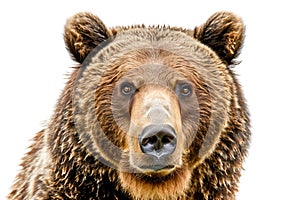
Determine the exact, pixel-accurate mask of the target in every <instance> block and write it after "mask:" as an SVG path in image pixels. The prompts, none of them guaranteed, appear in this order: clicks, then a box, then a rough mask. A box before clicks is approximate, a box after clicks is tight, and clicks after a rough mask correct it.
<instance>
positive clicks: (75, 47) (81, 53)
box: [64, 12, 112, 63]
mask: <svg viewBox="0 0 300 200" xmlns="http://www.w3.org/2000/svg"><path fill="white" fill-rule="evenodd" d="M111 36H112V33H111V31H110V30H109V29H108V28H106V26H105V25H104V24H103V22H102V21H101V20H100V19H99V18H98V17H97V16H95V15H93V14H91V13H88V12H83V13H78V14H76V15H74V16H73V17H71V18H70V19H69V20H68V21H67V23H66V25H65V33H64V39H65V43H66V46H67V49H68V51H69V52H70V54H71V56H72V58H73V59H74V60H75V61H77V62H79V63H82V62H83V61H84V59H85V58H86V56H87V55H88V54H89V53H90V52H91V51H92V49H94V48H95V47H96V46H98V45H99V44H100V43H101V42H103V41H105V40H106V39H108V38H110V37H111Z"/></svg>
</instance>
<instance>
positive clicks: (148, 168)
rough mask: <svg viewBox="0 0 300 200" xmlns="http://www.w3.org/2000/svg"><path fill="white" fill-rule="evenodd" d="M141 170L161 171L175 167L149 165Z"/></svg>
mask: <svg viewBox="0 0 300 200" xmlns="http://www.w3.org/2000/svg"><path fill="white" fill-rule="evenodd" d="M139 168H140V169H143V170H151V171H160V170H165V169H173V168H175V166H174V165H149V166H145V165H144V166H141V167H139Z"/></svg>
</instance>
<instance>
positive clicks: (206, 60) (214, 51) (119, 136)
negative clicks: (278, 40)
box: [10, 12, 250, 200]
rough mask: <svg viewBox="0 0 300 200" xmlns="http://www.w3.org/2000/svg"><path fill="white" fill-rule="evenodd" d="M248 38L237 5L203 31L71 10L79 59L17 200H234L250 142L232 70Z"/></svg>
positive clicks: (70, 29)
mask: <svg viewBox="0 0 300 200" xmlns="http://www.w3.org/2000/svg"><path fill="white" fill-rule="evenodd" d="M243 38H244V25H243V23H242V21H241V19H240V18H238V17H237V16H235V15H234V14H232V13H228V12H219V13H216V14H214V15H213V16H212V17H210V18H209V19H208V20H207V22H206V23H204V24H203V25H202V26H199V27H196V28H195V29H194V30H187V29H182V28H176V27H165V26H163V27H161V26H156V27H155V26H152V27H145V26H143V25H141V26H131V27H116V28H111V29H109V28H107V27H106V26H105V25H104V24H103V22H102V21H101V20H100V19H99V18H98V17H97V16H94V15H92V14H91V13H79V14H77V15H75V16H73V17H72V18H70V19H69V20H68V22H67V24H66V26H65V42H66V46H67V48H68V50H69V52H70V54H71V56H72V57H73V59H74V60H75V61H77V62H78V63H79V66H78V67H76V68H75V69H74V72H73V73H72V75H71V77H70V80H69V81H68V83H67V85H66V88H65V89H64V91H63V93H62V95H61V98H60V99H59V101H58V104H57V107H56V110H55V113H54V115H53V117H52V119H51V122H50V123H49V126H48V128H47V129H45V130H43V131H41V132H40V133H39V134H38V135H37V136H36V143H35V144H34V145H33V146H32V151H31V152H30V153H29V154H28V155H27V156H26V157H25V162H24V163H25V164H24V166H25V167H24V169H23V170H22V172H21V173H20V175H19V176H18V181H17V182H16V184H15V185H14V190H13V192H12V193H11V194H10V198H11V199H18V198H24V197H28V198H29V199H30V198H31V199H43V198H49V199H51V198H61V199H78V198H79V199H80V198H86V199H141V200H144V199H153V200H154V199H162V200H167V199H168V200H169V199H234V196H235V192H236V191H237V184H238V179H239V177H240V171H241V169H242V163H243V161H244V159H245V157H246V153H247V148H248V145H249V140H250V130H249V119H248V111H247V107H246V104H245V102H244V98H243V95H242V92H241V88H240V86H239V84H238V82H237V80H236V78H235V75H234V73H233V71H232V70H231V68H230V67H229V66H230V65H232V64H236V62H235V60H234V58H235V57H236V56H237V55H238V54H239V51H240V48H241V46H242V43H243ZM45 155H47V156H46V157H45ZM41 169H45V170H41ZM29 182H31V184H28V183H29ZM33 186H34V187H33ZM20 187H21V188H22V190H18V188H20Z"/></svg>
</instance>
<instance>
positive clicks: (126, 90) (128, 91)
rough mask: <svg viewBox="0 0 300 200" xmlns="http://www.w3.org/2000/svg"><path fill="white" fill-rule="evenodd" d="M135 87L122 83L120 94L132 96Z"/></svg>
mask: <svg viewBox="0 0 300 200" xmlns="http://www.w3.org/2000/svg"><path fill="white" fill-rule="evenodd" d="M135 90H136V89H135V87H134V85H133V84H132V83H127V82H126V83H123V84H122V85H121V93H122V94H123V95H126V96H127V95H132V94H134V93H135Z"/></svg>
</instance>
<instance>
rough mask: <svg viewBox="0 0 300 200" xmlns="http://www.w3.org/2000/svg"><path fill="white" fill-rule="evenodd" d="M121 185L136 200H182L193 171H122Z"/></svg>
mask: <svg viewBox="0 0 300 200" xmlns="http://www.w3.org/2000/svg"><path fill="white" fill-rule="evenodd" d="M119 177H120V180H121V185H122V187H123V189H124V190H125V191H127V192H128V193H129V194H130V195H131V196H132V197H133V198H134V199H136V200H146V199H147V200H155V199H161V200H173V199H174V200H175V199H181V198H182V197H184V195H185V191H186V189H187V188H188V187H189V183H190V179H191V171H190V170H189V169H188V167H182V168H176V169H174V170H173V171H172V172H170V173H164V172H163V171H162V173H160V172H153V173H149V172H148V173H147V172H145V173H131V172H126V171H120V172H119Z"/></svg>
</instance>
